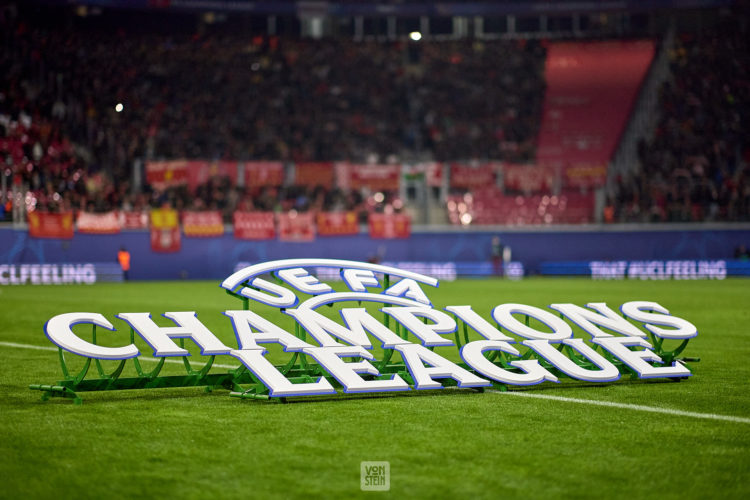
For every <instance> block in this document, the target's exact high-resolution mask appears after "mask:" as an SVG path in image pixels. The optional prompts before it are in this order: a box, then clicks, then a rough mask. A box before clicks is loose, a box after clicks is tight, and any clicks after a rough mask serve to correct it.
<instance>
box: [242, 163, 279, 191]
mask: <svg viewBox="0 0 750 500" xmlns="http://www.w3.org/2000/svg"><path fill="white" fill-rule="evenodd" d="M282 184H284V164H283V163H282V162H280V161H248V162H245V185H246V186H249V187H255V186H281V185H282Z"/></svg>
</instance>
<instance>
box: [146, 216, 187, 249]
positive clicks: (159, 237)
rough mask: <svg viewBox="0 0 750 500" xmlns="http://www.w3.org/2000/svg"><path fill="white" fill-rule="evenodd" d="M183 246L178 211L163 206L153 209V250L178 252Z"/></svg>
mask: <svg viewBox="0 0 750 500" xmlns="http://www.w3.org/2000/svg"><path fill="white" fill-rule="evenodd" d="M180 246H181V239H180V224H179V218H178V216H177V211H176V210H172V209H171V208H161V209H158V210H152V211H151V250H153V251H155V252H178V251H179V250H180Z"/></svg>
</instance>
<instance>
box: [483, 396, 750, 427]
mask: <svg viewBox="0 0 750 500" xmlns="http://www.w3.org/2000/svg"><path fill="white" fill-rule="evenodd" d="M486 392H492V393H494V394H507V395H510V396H520V397H524V398H534V399H549V400H552V401H562V402H564V403H578V404H584V405H592V406H606V407H609V408H622V409H623V410H635V411H647V412H651V413H662V414H664V415H675V416H678V417H693V418H704V419H707V420H723V421H726V422H735V423H738V424H750V418H744V417H734V416H731V415H717V414H715V413H697V412H694V411H683V410H672V409H670V408H659V407H656V406H645V405H633V404H627V403H614V402H612V401H599V400H595V399H577V398H566V397H563V396H552V395H550V394H535V393H531V392H520V391H506V392H503V391H494V390H489V391H486Z"/></svg>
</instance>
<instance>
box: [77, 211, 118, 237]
mask: <svg viewBox="0 0 750 500" xmlns="http://www.w3.org/2000/svg"><path fill="white" fill-rule="evenodd" d="M76 225H77V226H78V232H79V233H89V234H117V233H119V232H120V217H119V216H118V214H117V212H107V213H103V214H92V213H89V212H79V213H78V219H77V220H76Z"/></svg>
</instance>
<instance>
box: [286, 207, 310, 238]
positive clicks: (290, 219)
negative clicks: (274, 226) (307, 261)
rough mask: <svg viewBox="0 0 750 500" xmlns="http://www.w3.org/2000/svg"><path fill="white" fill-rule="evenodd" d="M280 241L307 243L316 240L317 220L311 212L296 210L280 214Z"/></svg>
mask: <svg viewBox="0 0 750 500" xmlns="http://www.w3.org/2000/svg"><path fill="white" fill-rule="evenodd" d="M279 239H280V240H281V241H295V242H305V241H313V240H315V220H314V219H313V214H312V213H310V212H305V213H299V212H296V211H294V210H292V211H290V212H287V213H283V214H279Z"/></svg>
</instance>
